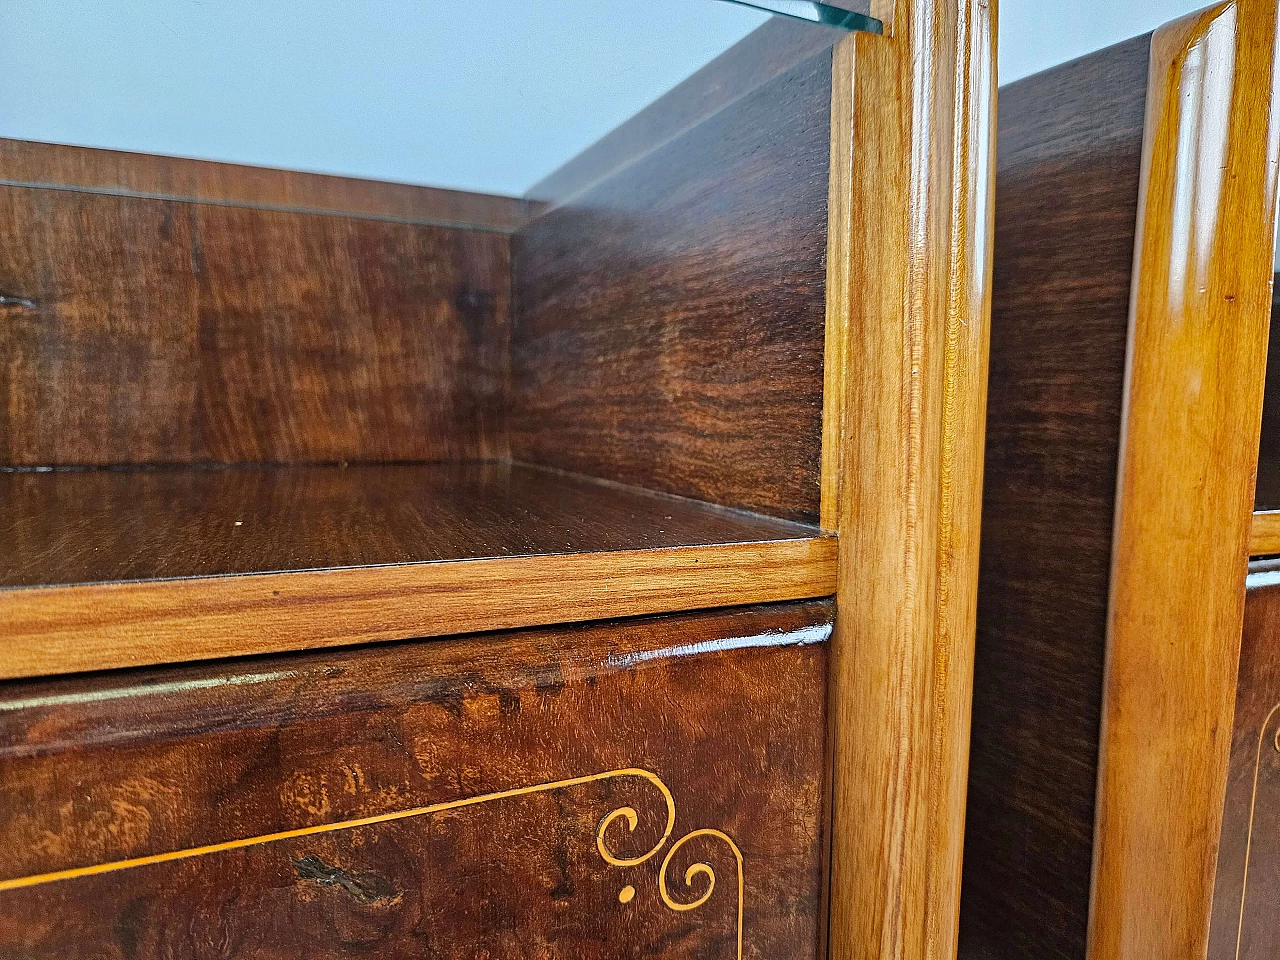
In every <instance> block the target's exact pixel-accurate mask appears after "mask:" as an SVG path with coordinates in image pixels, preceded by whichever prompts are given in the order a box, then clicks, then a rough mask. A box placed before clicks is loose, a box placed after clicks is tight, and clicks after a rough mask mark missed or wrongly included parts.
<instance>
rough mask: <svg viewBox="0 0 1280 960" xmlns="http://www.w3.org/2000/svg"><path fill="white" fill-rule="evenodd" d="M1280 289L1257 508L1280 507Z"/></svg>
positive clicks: (1273, 309)
mask: <svg viewBox="0 0 1280 960" xmlns="http://www.w3.org/2000/svg"><path fill="white" fill-rule="evenodd" d="M1278 312H1280V289H1276V288H1274V287H1273V288H1272V300H1271V340H1270V343H1269V344H1268V346H1267V386H1266V395H1265V396H1264V398H1263V401H1262V441H1261V443H1260V445H1259V450H1258V489H1257V494H1256V497H1255V500H1254V508H1255V509H1257V510H1277V509H1280V322H1277V318H1276V314H1277V313H1278Z"/></svg>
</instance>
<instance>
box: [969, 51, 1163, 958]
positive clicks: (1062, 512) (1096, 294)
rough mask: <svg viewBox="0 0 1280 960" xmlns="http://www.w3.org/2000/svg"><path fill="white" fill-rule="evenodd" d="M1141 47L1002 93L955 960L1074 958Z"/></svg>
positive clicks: (1081, 934) (1131, 222)
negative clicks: (965, 811) (983, 474)
mask: <svg viewBox="0 0 1280 960" xmlns="http://www.w3.org/2000/svg"><path fill="white" fill-rule="evenodd" d="M1149 50H1150V38H1149V37H1140V38H1138V39H1135V40H1132V41H1129V42H1127V43H1124V44H1121V45H1119V46H1116V47H1112V48H1110V49H1108V50H1104V51H1101V52H1098V53H1094V54H1092V55H1090V56H1089V57H1087V58H1085V59H1083V60H1079V61H1076V62H1074V63H1071V64H1068V65H1065V66H1062V67H1058V68H1055V69H1053V70H1050V71H1047V72H1045V73H1041V74H1039V75H1037V76H1034V77H1031V78H1028V79H1025V80H1021V81H1018V82H1017V83H1014V84H1011V85H1009V86H1007V87H1004V88H1003V89H1002V90H1001V91H1000V110H999V146H998V149H997V157H998V168H997V174H996V190H995V237H994V242H995V268H994V278H993V290H994V294H993V303H992V318H991V365H990V393H989V397H988V406H987V409H988V415H987V446H986V478H985V484H984V492H983V517H982V549H981V553H982V556H981V561H980V565H979V569H980V577H979V586H978V618H977V624H978V625H977V649H976V659H975V665H974V698H973V726H972V739H971V754H970V764H969V800H968V817H967V822H966V825H965V833H966V838H965V856H964V883H963V888H962V892H961V898H960V908H961V915H960V955H961V957H964V958H967V960H990V958H998V960H1014V958H1018V960H1083V958H1084V957H1085V952H1086V946H1085V939H1086V929H1087V922H1088V910H1089V876H1090V869H1091V862H1092V837H1093V807H1094V791H1095V786H1096V779H1097V751H1098V724H1099V718H1100V710H1101V697H1102V673H1103V662H1104V659H1105V646H1106V611H1107V590H1108V583H1109V579H1110V571H1111V531H1112V523H1113V520H1114V512H1115V482H1116V463H1117V457H1118V454H1119V445H1120V422H1121V421H1120V412H1121V398H1122V395H1123V383H1124V364H1125V349H1126V347H1125V344H1126V335H1127V330H1128V313H1129V290H1130V279H1131V269H1132V263H1133V249H1134V233H1135V224H1136V218H1137V197H1138V184H1139V175H1140V166H1141V152H1142V137H1143V123H1144V117H1145V103H1146V82H1147V73H1148V59H1149ZM1153 956H1154V955H1153Z"/></svg>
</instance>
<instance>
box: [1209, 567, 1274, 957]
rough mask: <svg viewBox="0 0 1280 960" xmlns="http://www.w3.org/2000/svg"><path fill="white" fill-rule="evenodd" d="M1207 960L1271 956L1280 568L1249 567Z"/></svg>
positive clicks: (1272, 938)
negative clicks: (1229, 761)
mask: <svg viewBox="0 0 1280 960" xmlns="http://www.w3.org/2000/svg"><path fill="white" fill-rule="evenodd" d="M1246 582H1247V591H1246V595H1245V606H1244V632H1243V635H1242V638H1241V643H1240V673H1239V683H1238V686H1237V690H1236V709H1235V718H1234V722H1233V728H1232V737H1231V763H1230V768H1229V773H1228V779H1227V790H1226V800H1225V803H1224V806H1223V813H1222V842H1221V845H1220V847H1219V850H1218V864H1217V875H1216V877H1215V881H1214V891H1213V922H1212V926H1211V927H1210V931H1209V953H1208V956H1209V960H1261V958H1264V957H1272V956H1275V954H1276V951H1277V949H1278V948H1280V942H1278V941H1277V938H1276V932H1277V931H1276V925H1275V913H1276V906H1277V903H1280V873H1278V872H1277V871H1278V868H1280V848H1277V841H1278V840H1280V832H1278V831H1277V830H1276V824H1277V822H1280V819H1278V817H1277V814H1280V804H1278V801H1280V763H1277V760H1280V747H1277V740H1276V734H1277V721H1280V711H1277V710H1276V709H1275V707H1276V704H1277V701H1280V634H1277V627H1280V564H1277V562H1276V561H1275V560H1263V561H1255V562H1253V563H1250V565H1249V576H1248V579H1247V581H1246Z"/></svg>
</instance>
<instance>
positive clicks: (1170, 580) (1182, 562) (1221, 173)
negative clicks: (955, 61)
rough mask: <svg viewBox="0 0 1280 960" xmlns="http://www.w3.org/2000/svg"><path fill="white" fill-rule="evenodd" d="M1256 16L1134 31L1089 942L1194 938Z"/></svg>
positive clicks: (1254, 318)
mask: <svg viewBox="0 0 1280 960" xmlns="http://www.w3.org/2000/svg"><path fill="white" fill-rule="evenodd" d="M1275 20H1276V5H1275V0H1233V2H1227V3H1220V4H1217V5H1215V6H1213V7H1211V8H1209V9H1207V10H1205V11H1202V12H1200V13H1197V14H1193V15H1191V16H1189V17H1186V18H1183V19H1181V20H1178V21H1175V22H1173V23H1171V24H1169V25H1168V26H1166V27H1163V28H1162V29H1160V30H1158V31H1157V32H1156V33H1155V35H1154V37H1153V39H1152V45H1151V66H1150V74H1149V80H1148V93H1147V118H1146V131H1145V135H1144V144H1143V161H1142V179H1141V187H1140V190H1141V193H1140V196H1139V209H1138V225H1137V227H1138V229H1137V240H1136V243H1135V252H1134V270H1133V286H1132V294H1131V298H1130V324H1129V350H1128V356H1127V365H1128V366H1127V369H1126V376H1125V396H1124V407H1123V411H1124V412H1123V426H1122V439H1121V448H1120V458H1119V479H1118V483H1117V492H1116V514H1115V527H1114V531H1115V533H1114V540H1113V545H1112V577H1111V598H1110V608H1109V611H1108V630H1107V664H1106V674H1105V680H1104V686H1103V705H1102V731H1101V738H1100V754H1099V764H1098V785H1097V805H1096V813H1095V825H1094V856H1093V880H1092V886H1091V893H1090V918H1089V933H1088V955H1089V957H1090V960H1119V958H1124V960H1136V958H1147V957H1156V956H1158V957H1161V958H1165V960H1203V957H1204V956H1205V953H1206V950H1207V948H1208V935H1209V922H1210V909H1211V901H1212V895H1213V880H1214V870H1215V864H1216V859H1217V847H1218V839H1219V834H1220V829H1221V818H1222V809H1223V798H1224V791H1225V786H1226V776H1227V761H1228V757H1229V751H1230V743H1231V726H1232V718H1233V713H1234V706H1235V690H1236V671H1237V668H1238V660H1239V647H1240V632H1241V629H1242V623H1243V612H1244V587H1245V572H1246V564H1247V558H1248V553H1249V531H1250V523H1251V518H1252V502H1253V477H1254V474H1255V472H1256V467H1257V455H1258V437H1259V430H1260V423H1261V413H1262V395H1263V373H1264V364H1265V358H1266V347H1267V328H1268V324H1269V319H1270V306H1271V251H1272V243H1273V231H1274V223H1273V218H1274V210H1275V190H1276V153H1277V151H1276V139H1277V126H1276V116H1275V111H1274V106H1273V105H1274V103H1275V98H1274V96H1266V95H1263V92H1264V91H1269V90H1273V89H1274V81H1275V77H1274V75H1273V60H1274V49H1275ZM1260 211H1261V216H1260V215H1259V212H1260Z"/></svg>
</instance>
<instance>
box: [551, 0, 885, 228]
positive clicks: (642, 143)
mask: <svg viewBox="0 0 1280 960" xmlns="http://www.w3.org/2000/svg"><path fill="white" fill-rule="evenodd" d="M836 6H840V7H846V8H848V9H851V10H856V11H857V12H859V13H865V14H868V15H870V12H871V11H870V3H869V2H866V0H857V2H850V3H838V4H836ZM842 36H844V31H843V30H838V29H836V28H834V27H822V26H817V25H815V24H812V23H806V22H804V21H801V20H794V19H792V18H790V17H771V18H769V19H768V20H766V21H765V22H764V23H763V24H761V26H760V27H759V28H757V29H756V30H753V31H752V32H751V33H749V34H747V36H746V37H744V38H743V39H742V40H741V41H740V42H738V43H735V44H734V45H733V46H732V47H730V48H729V49H728V50H726V51H725V52H724V53H722V54H721V55H720V56H718V57H716V58H715V59H714V60H712V61H711V62H710V63H708V64H707V65H706V66H705V67H703V68H702V69H701V70H699V71H698V72H697V73H695V74H693V75H692V76H690V77H689V78H687V79H686V80H684V81H682V82H681V83H680V84H678V85H677V86H675V87H674V88H673V89H671V90H670V91H668V92H667V93H665V94H663V95H662V96H661V97H659V98H658V99H657V100H655V101H654V102H653V103H651V104H649V105H648V106H647V107H645V108H644V109H643V110H641V111H640V112H639V113H637V114H636V115H635V116H634V117H632V118H631V119H629V120H627V121H626V122H625V123H622V124H620V125H619V126H617V127H615V128H614V129H613V130H610V131H609V132H608V133H607V134H605V135H604V136H603V137H601V138H600V139H599V140H597V141H596V142H595V143H593V144H592V145H591V146H589V147H588V148H587V149H586V150H583V151H582V153H580V154H578V155H577V156H576V157H574V158H573V159H572V160H570V161H569V162H567V163H565V164H564V165H563V166H561V167H559V168H558V169H556V170H555V171H553V172H552V173H550V174H549V175H547V176H546V177H544V178H543V179H542V180H540V181H539V182H538V183H536V184H534V185H533V186H532V187H531V188H529V192H528V196H529V197H531V198H534V200H533V201H531V202H540V203H546V204H550V205H552V206H555V205H558V204H561V203H564V202H566V201H568V200H571V199H572V198H573V197H575V196H576V195H577V194H579V193H581V192H582V191H583V190H585V189H587V188H588V187H590V186H592V185H594V184H596V183H598V182H600V181H601V180H604V179H605V178H607V177H609V176H610V175H612V174H614V173H616V172H618V171H619V170H620V169H621V168H622V167H625V166H626V165H627V164H629V163H632V162H633V161H635V160H637V159H639V158H640V157H642V156H644V155H645V154H647V153H649V152H651V151H653V150H656V149H657V148H658V147H661V146H663V145H664V144H666V143H668V142H669V141H671V140H673V139H675V138H676V137H678V136H679V135H680V134H682V133H684V132H685V131H687V130H688V129H690V128H691V127H694V126H696V125H697V124H699V123H701V122H702V121H703V120H705V119H707V118H708V117H710V116H711V115H712V114H715V113H717V112H718V111H720V110H723V109H724V108H725V107H727V106H728V105H729V104H731V103H733V101H735V100H737V99H739V98H741V97H743V96H745V95H747V94H748V93H751V92H752V91H753V90H755V89H756V88H757V87H759V86H761V85H762V84H765V83H768V82H769V81H770V80H772V79H774V78H775V77H777V76H778V75H779V74H782V73H785V72H786V71H788V70H790V69H791V68H792V67H794V66H795V65H796V64H798V63H800V62H802V61H804V60H807V59H808V58H809V57H812V56H814V55H815V54H817V53H819V52H821V51H823V50H828V49H830V48H831V47H832V46H833V45H834V44H835V42H836V41H837V40H839V39H840V38H841V37H842Z"/></svg>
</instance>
